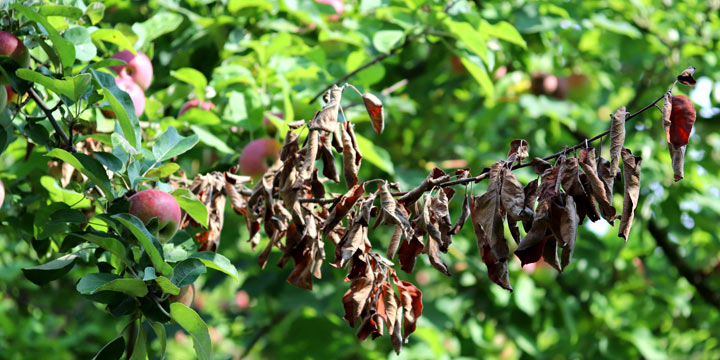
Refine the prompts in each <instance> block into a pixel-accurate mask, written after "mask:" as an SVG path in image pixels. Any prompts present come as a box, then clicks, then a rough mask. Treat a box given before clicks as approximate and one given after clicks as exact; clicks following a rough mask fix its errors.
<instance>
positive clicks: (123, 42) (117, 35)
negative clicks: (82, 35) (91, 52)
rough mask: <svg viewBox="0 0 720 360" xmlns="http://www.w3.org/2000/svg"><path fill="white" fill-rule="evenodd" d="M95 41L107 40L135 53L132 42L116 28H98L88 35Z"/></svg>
mask: <svg viewBox="0 0 720 360" xmlns="http://www.w3.org/2000/svg"><path fill="white" fill-rule="evenodd" d="M90 36H91V37H92V39H93V40H95V41H107V42H109V43H111V44H115V45H117V46H118V47H119V48H120V49H121V50H130V51H132V53H133V54H137V51H135V48H133V44H132V42H130V40H128V38H127V37H125V34H123V33H122V32H120V30H116V29H98V30H95V31H93V33H92V34H91V35H90Z"/></svg>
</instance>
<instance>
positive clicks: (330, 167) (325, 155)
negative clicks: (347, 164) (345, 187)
mask: <svg viewBox="0 0 720 360" xmlns="http://www.w3.org/2000/svg"><path fill="white" fill-rule="evenodd" d="M330 137H331V134H322V135H320V148H319V149H318V151H319V152H320V157H321V158H322V162H323V175H325V176H326V177H327V178H328V179H330V180H332V181H334V182H336V183H339V182H340V176H339V175H338V171H337V166H336V165H335V156H334V155H333V153H332V143H331V140H330Z"/></svg>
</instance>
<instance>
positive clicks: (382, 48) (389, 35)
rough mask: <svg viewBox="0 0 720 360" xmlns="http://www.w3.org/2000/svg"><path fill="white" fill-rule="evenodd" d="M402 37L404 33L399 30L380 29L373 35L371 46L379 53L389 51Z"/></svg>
mask: <svg viewBox="0 0 720 360" xmlns="http://www.w3.org/2000/svg"><path fill="white" fill-rule="evenodd" d="M403 37H405V33H404V32H402V31H401V30H380V31H378V32H376V33H375V35H373V46H374V47H375V49H377V51H379V52H381V53H389V52H390V50H392V48H394V47H395V46H397V45H398V44H400V42H401V41H402V39H403Z"/></svg>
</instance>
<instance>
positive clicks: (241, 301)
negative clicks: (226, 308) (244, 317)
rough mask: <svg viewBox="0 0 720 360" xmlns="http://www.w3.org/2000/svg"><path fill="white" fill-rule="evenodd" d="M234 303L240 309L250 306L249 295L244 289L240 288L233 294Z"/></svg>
mask: <svg viewBox="0 0 720 360" xmlns="http://www.w3.org/2000/svg"><path fill="white" fill-rule="evenodd" d="M235 305H236V306H237V307H239V308H240V309H243V310H244V309H247V308H248V307H249V306H250V295H248V293H247V292H246V291H245V290H240V291H238V292H237V293H236V294H235Z"/></svg>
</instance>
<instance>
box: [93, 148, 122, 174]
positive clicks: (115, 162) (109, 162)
mask: <svg viewBox="0 0 720 360" xmlns="http://www.w3.org/2000/svg"><path fill="white" fill-rule="evenodd" d="M93 156H95V159H97V160H98V161H99V162H100V163H101V164H103V165H105V167H106V168H108V170H110V171H112V172H114V173H118V172H120V171H121V170H122V168H123V165H124V164H123V162H122V161H121V160H120V159H118V157H117V156H115V155H113V154H112V153H109V152H102V151H95V152H93Z"/></svg>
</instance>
